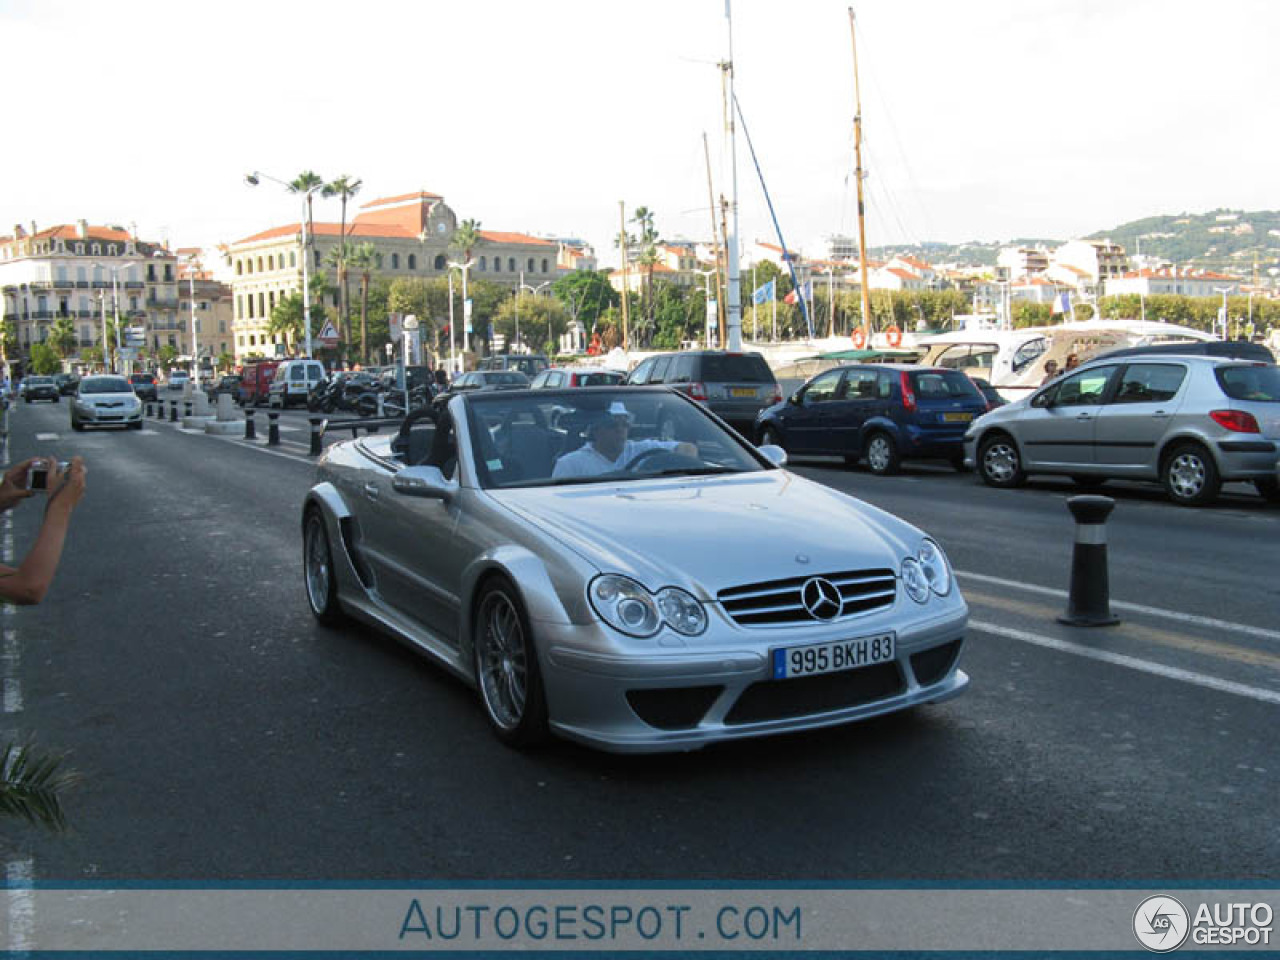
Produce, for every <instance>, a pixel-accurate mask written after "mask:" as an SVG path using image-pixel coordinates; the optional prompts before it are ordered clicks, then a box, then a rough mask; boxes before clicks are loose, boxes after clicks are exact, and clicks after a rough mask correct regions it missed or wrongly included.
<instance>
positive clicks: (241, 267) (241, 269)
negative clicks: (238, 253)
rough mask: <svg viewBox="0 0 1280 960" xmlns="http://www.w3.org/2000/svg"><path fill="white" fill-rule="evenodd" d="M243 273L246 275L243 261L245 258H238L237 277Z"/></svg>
mask: <svg viewBox="0 0 1280 960" xmlns="http://www.w3.org/2000/svg"><path fill="white" fill-rule="evenodd" d="M243 275H244V261H243V260H237V261H236V276H237V277H239V276H243Z"/></svg>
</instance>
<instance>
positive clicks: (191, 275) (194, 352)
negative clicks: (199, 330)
mask: <svg viewBox="0 0 1280 960" xmlns="http://www.w3.org/2000/svg"><path fill="white" fill-rule="evenodd" d="M199 263H200V261H199V259H197V258H196V257H195V256H189V257H187V282H188V283H189V284H190V286H191V365H192V366H193V367H194V368H195V369H194V370H192V375H193V377H194V378H195V383H196V386H197V387H198V386H199V385H200V341H199V339H198V337H197V335H196V267H197V266H198V265H199Z"/></svg>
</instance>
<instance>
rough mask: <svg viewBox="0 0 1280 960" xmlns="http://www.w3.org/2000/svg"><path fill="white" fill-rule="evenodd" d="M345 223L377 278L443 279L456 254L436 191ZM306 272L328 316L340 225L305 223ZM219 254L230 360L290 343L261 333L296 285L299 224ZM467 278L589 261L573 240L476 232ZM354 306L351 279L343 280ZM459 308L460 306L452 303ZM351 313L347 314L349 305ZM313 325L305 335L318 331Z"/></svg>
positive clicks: (452, 225) (373, 208) (390, 202)
mask: <svg viewBox="0 0 1280 960" xmlns="http://www.w3.org/2000/svg"><path fill="white" fill-rule="evenodd" d="M359 210H360V212H359V213H358V214H357V215H356V216H355V217H354V218H353V219H352V220H351V221H350V222H349V223H347V225H346V232H347V236H346V239H347V243H348V244H350V245H357V244H361V243H366V242H368V243H371V244H373V246H374V249H375V250H376V256H377V267H376V272H377V274H378V275H379V276H381V277H390V278H395V277H421V278H432V277H443V276H445V275H446V274H447V272H448V270H449V263H450V261H454V262H456V261H457V260H459V259H460V257H461V256H462V254H461V252H460V251H458V250H457V249H455V248H452V247H451V246H450V244H451V242H452V240H453V234H454V231H455V230H456V229H457V227H458V218H457V215H456V214H455V213H454V212H453V210H452V209H451V208H450V207H449V206H448V205H447V204H446V203H445V202H444V198H443V197H442V196H440V195H439V194H434V193H428V192H426V191H419V192H417V193H409V194H403V195H401V196H396V197H387V198H383V199H379V200H374V201H372V202H370V203H366V204H364V205H363V206H361V207H360V208H359ZM309 229H310V230H311V234H312V235H311V242H310V244H309V246H310V256H311V259H310V261H309V262H308V272H309V274H310V275H314V274H315V273H316V272H317V271H320V270H323V271H325V273H326V275H327V276H328V277H329V278H330V285H331V287H333V288H335V289H334V290H333V292H332V293H331V294H330V296H329V299H328V300H327V301H326V306H328V307H331V308H333V309H331V310H330V315H331V316H332V315H334V314H335V312H336V310H337V308H338V306H339V296H340V295H339V293H338V292H337V290H336V286H337V282H336V281H337V276H336V270H335V268H334V267H333V266H332V265H331V263H330V261H329V256H330V251H332V250H334V249H335V248H336V247H337V246H338V244H339V243H340V242H341V236H342V224H341V223H321V222H318V221H317V222H315V223H313V224H312V225H311V226H310V228H309ZM225 255H226V259H227V263H228V264H229V266H230V267H231V271H232V281H231V290H232V297H233V318H234V319H233V323H232V332H233V335H234V345H233V349H234V352H235V357H236V360H237V362H239V361H240V360H241V359H243V358H245V357H248V356H253V355H259V354H260V355H264V356H277V355H278V356H284V355H286V354H289V353H292V352H295V350H296V349H297V346H298V345H296V344H288V343H285V342H284V338H283V337H282V336H279V335H272V334H270V333H268V332H267V326H268V322H269V320H270V318H271V313H272V311H273V310H274V309H275V307H276V305H277V304H279V303H280V302H281V301H283V300H285V299H286V298H288V297H289V296H291V295H293V294H295V293H298V292H299V291H301V289H302V256H303V252H302V225H301V224H299V223H290V224H285V225H283V226H279V227H272V228H271V229H269V230H264V231H263V232H261V233H257V234H254V235H253V236H251V237H246V238H245V239H243V240H240V241H238V242H236V243H233V244H230V245H229V246H228V247H227V248H226V250H225ZM471 259H472V265H471V268H470V276H471V277H472V278H482V279H485V280H494V281H497V282H499V283H505V284H510V285H512V286H515V285H517V284H519V283H522V282H523V283H527V284H530V285H531V286H537V285H538V284H540V283H543V282H545V281H548V280H554V279H556V278H557V277H559V276H560V275H561V274H563V273H565V272H568V271H570V270H573V269H578V268H582V267H583V266H585V265H587V264H588V263H589V264H590V265H591V266H594V257H593V256H591V255H590V253H589V251H585V250H584V249H583V248H582V247H581V246H574V245H571V244H568V243H564V242H558V241H556V240H548V239H543V238H539V237H532V236H529V235H527V234H523V233H512V232H503V231H496V230H481V231H480V243H479V244H478V245H477V246H476V247H475V248H474V249H473V250H472V251H471ZM348 283H349V286H350V290H351V293H350V296H351V299H352V303H353V304H354V301H355V299H356V298H357V296H358V294H357V290H358V288H359V278H358V277H356V276H354V275H352V276H349V278H348ZM459 308H461V304H459ZM352 312H353V314H354V312H355V310H354V308H353V311H352ZM319 326H320V325H319V323H315V324H314V330H313V336H318V335H319V333H320V330H319Z"/></svg>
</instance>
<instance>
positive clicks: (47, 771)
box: [0, 743, 81, 831]
mask: <svg viewBox="0 0 1280 960" xmlns="http://www.w3.org/2000/svg"><path fill="white" fill-rule="evenodd" d="M65 759H66V758H65V756H63V755H62V754H55V753H48V754H45V753H38V752H37V751H36V750H35V748H34V747H33V746H32V745H31V744H30V743H24V744H21V745H19V744H15V743H8V744H6V745H5V747H4V749H3V751H0V816H6V817H21V818H22V819H24V820H26V821H28V822H30V823H34V824H39V825H40V826H44V827H48V828H49V829H51V830H54V831H61V830H65V829H66V827H67V820H66V816H65V814H64V813H63V809H62V800H61V794H62V793H63V792H64V791H66V790H68V789H70V788H71V787H74V786H75V785H76V784H78V783H79V782H80V780H81V776H80V774H78V773H77V772H76V771H74V770H68V769H64V768H63V762H64V761H65Z"/></svg>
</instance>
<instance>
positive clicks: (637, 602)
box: [587, 573, 707, 637]
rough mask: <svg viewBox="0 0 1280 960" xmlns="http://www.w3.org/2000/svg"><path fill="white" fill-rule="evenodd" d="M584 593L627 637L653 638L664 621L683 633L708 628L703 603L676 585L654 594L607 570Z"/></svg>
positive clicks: (606, 621) (605, 618)
mask: <svg viewBox="0 0 1280 960" xmlns="http://www.w3.org/2000/svg"><path fill="white" fill-rule="evenodd" d="M587 595H588V596H589V597H590V599H591V607H592V609H594V610H595V612H596V613H597V614H599V615H600V618H601V619H602V620H604V622H605V623H607V624H609V626H611V627H613V628H614V629H615V630H618V631H620V632H622V633H625V634H627V635H628V636H632V637H652V636H653V635H654V634H655V633H657V632H658V631H659V630H661V629H662V625H663V623H666V624H667V625H668V626H670V627H671V629H673V630H675V631H676V632H678V633H683V634H685V635H686V636H695V635H697V634H699V633H702V631H703V630H705V629H706V628H707V613H706V610H704V609H703V607H702V604H701V603H699V602H698V600H697V599H696V598H695V597H694V596H692V595H691V594H689V593H687V592H686V591H684V590H681V589H679V588H677V587H664V588H663V589H662V590H659V591H658V595H657V596H656V597H655V596H654V595H653V594H651V593H649V591H648V590H646V589H645V588H644V587H643V586H642V585H641V584H639V583H637V582H636V581H634V580H632V579H631V578H630V577H623V576H619V575H618V574H614V573H609V574H605V575H604V576H600V577H596V578H595V579H594V580H592V581H591V586H590V587H589V588H588V590H587Z"/></svg>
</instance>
